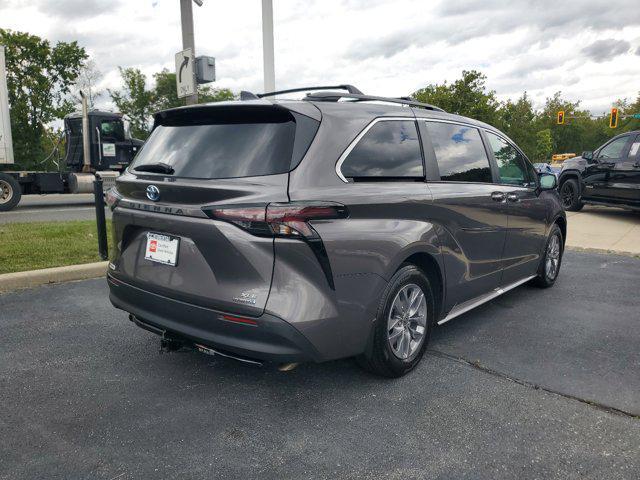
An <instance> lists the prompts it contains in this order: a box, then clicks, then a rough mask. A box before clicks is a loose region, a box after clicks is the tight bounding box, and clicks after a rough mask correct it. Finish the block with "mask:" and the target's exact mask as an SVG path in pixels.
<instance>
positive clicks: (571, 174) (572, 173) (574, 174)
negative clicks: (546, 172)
mask: <svg viewBox="0 0 640 480" xmlns="http://www.w3.org/2000/svg"><path fill="white" fill-rule="evenodd" d="M570 178H575V179H576V180H577V181H578V188H579V189H580V191H579V192H578V193H580V194H581V193H582V177H581V176H580V172H579V171H578V170H567V171H566V172H562V173H561V174H560V178H558V188H560V187H561V186H562V184H563V183H564V182H566V181H567V180H569V179H570Z"/></svg>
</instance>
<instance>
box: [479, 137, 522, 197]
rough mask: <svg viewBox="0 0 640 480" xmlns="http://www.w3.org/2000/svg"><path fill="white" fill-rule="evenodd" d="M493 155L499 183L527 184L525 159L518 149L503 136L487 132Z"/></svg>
mask: <svg viewBox="0 0 640 480" xmlns="http://www.w3.org/2000/svg"><path fill="white" fill-rule="evenodd" d="M487 137H488V138H489V144H490V145H491V150H493V156H494V157H495V159H496V163H497V164H498V172H499V174H500V183H507V184H509V185H522V186H528V185H529V182H530V181H531V180H530V178H529V177H530V175H529V172H528V171H527V161H526V160H525V158H524V157H523V156H522V154H521V153H520V152H518V150H516V149H515V147H514V146H513V145H511V144H509V143H508V142H507V141H506V140H504V139H503V138H501V137H499V136H497V135H495V134H493V133H491V132H487Z"/></svg>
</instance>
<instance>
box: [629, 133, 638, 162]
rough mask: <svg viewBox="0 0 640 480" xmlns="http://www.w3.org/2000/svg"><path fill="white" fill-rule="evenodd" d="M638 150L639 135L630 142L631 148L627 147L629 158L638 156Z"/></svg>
mask: <svg viewBox="0 0 640 480" xmlns="http://www.w3.org/2000/svg"><path fill="white" fill-rule="evenodd" d="M639 151H640V135H638V136H637V137H636V139H635V140H634V141H633V143H632V144H631V148H630V149H629V158H640V155H639V154H638V152H639Z"/></svg>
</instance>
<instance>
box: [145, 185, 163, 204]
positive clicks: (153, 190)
mask: <svg viewBox="0 0 640 480" xmlns="http://www.w3.org/2000/svg"><path fill="white" fill-rule="evenodd" d="M147 198H148V199H149V200H151V201H152V202H157V201H158V200H160V189H159V188H158V187H156V186H155V185H149V186H148V187H147Z"/></svg>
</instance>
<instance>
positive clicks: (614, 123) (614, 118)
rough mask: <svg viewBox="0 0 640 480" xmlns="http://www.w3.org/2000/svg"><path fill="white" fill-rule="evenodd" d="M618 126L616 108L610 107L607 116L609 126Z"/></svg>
mask: <svg viewBox="0 0 640 480" xmlns="http://www.w3.org/2000/svg"><path fill="white" fill-rule="evenodd" d="M617 126H618V109H617V108H612V109H611V116H610V117H609V127H610V128H616V127H617Z"/></svg>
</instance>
